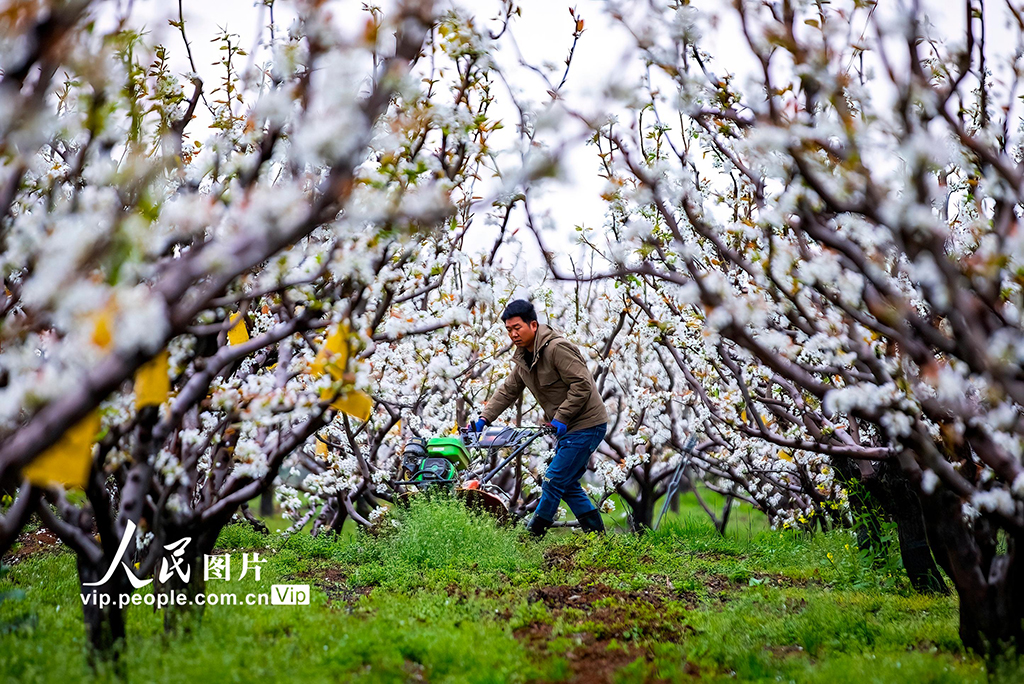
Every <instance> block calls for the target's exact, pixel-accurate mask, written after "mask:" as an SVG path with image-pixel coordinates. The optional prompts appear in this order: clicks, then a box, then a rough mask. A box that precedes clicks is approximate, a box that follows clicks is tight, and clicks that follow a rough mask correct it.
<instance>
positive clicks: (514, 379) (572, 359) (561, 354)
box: [481, 325, 608, 432]
mask: <svg viewBox="0 0 1024 684" xmlns="http://www.w3.org/2000/svg"><path fill="white" fill-rule="evenodd" d="M533 348H534V354H533V359H532V363H529V364H528V363H527V361H526V350H525V349H521V348H519V347H517V348H516V351H515V353H514V354H513V355H512V362H513V365H512V372H511V373H509V376H508V377H507V378H505V382H504V383H502V385H501V387H499V388H498V391H497V392H495V393H494V396H493V397H491V398H490V400H489V401H488V402H487V404H486V405H485V406H484V410H483V413H482V414H481V417H483V419H484V420H486V421H487V422H488V423H493V422H494V421H495V419H496V418H497V417H498V416H500V415H501V414H502V413H503V412H504V411H505V409H507V408H508V407H509V406H511V405H512V404H513V403H515V401H516V399H518V398H519V396H520V395H521V394H522V393H523V388H524V387H528V388H529V389H530V393H531V394H533V396H534V397H535V398H536V399H537V403H538V404H540V407H541V409H543V410H544V417H545V419H547V420H548V421H552V420H557V421H559V422H560V423H564V424H565V425H567V426H568V428H569V430H568V431H569V432H574V431H576V430H582V429H583V428H588V427H594V426H595V425H601V424H602V423H607V422H608V412H607V411H605V408H604V402H603V401H601V396H600V394H598V391H597V385H596V384H595V383H594V376H593V375H591V373H590V369H589V368H587V362H586V361H585V360H584V359H583V355H582V354H581V353H580V350H579V349H577V348H576V345H574V344H573V343H572V342H570V341H569V340H567V339H565V338H564V337H562V336H561V335H560V334H559V333H557V332H555V331H554V330H552V329H551V328H549V327H548V326H546V325H540V326H538V327H537V336H536V338H535V339H534V345H533Z"/></svg>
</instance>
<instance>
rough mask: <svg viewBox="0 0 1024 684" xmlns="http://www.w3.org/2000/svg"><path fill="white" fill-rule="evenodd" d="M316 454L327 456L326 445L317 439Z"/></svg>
mask: <svg viewBox="0 0 1024 684" xmlns="http://www.w3.org/2000/svg"><path fill="white" fill-rule="evenodd" d="M316 455H317V456H322V457H323V458H327V445H326V444H324V443H323V442H321V441H320V440H319V439H318V440H316Z"/></svg>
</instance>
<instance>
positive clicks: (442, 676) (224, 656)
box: [0, 499, 1024, 684]
mask: <svg viewBox="0 0 1024 684" xmlns="http://www.w3.org/2000/svg"><path fill="white" fill-rule="evenodd" d="M717 503H718V505H719V506H720V502H717ZM734 515H736V517H735V518H734V520H733V525H732V526H731V527H730V529H729V531H728V533H727V534H726V536H725V537H722V536H720V535H718V534H717V533H716V532H715V531H714V529H713V527H712V526H711V524H710V523H709V522H708V521H707V519H706V518H705V517H704V516H703V513H701V512H700V511H699V509H698V508H697V507H696V504H695V503H694V502H693V501H691V500H685V499H684V500H683V502H682V505H681V507H680V511H679V513H678V514H673V515H672V516H671V517H670V518H667V519H666V520H667V522H666V524H665V525H663V527H662V529H661V530H659V531H658V532H655V533H648V534H646V535H643V536H637V535H626V534H610V535H607V536H605V537H595V536H592V535H591V536H585V535H582V534H579V533H578V532H573V531H565V530H560V531H556V532H554V533H552V534H550V535H549V536H548V537H547V538H546V539H544V540H543V541H541V542H536V541H532V540H530V539H527V538H526V537H525V536H524V535H523V533H522V532H520V531H517V530H513V529H507V528H501V527H498V526H497V525H495V523H494V521H493V520H491V519H490V518H485V517H480V516H477V515H476V514H474V513H471V512H468V511H466V510H465V509H464V508H463V507H462V506H461V505H460V504H459V503H458V502H455V501H446V500H435V501H426V500H425V499H422V500H419V501H417V502H415V503H414V504H413V505H412V507H411V508H410V509H409V510H404V511H398V512H397V513H396V516H395V519H396V520H397V522H398V525H397V526H393V525H389V526H388V527H387V528H386V531H385V532H384V533H382V534H380V535H377V536H369V535H366V534H363V533H345V534H342V535H340V536H337V537H331V538H312V537H310V536H309V535H308V534H305V533H298V534H295V535H293V536H291V537H290V538H289V539H287V540H286V541H285V540H283V538H282V537H281V536H280V535H276V534H272V535H270V536H269V537H264V536H261V535H260V534H258V533H257V532H255V531H254V530H253V529H252V528H251V527H249V526H247V525H233V526H230V527H228V528H226V529H225V531H224V532H223V534H222V535H221V537H220V539H219V543H218V546H219V550H218V552H231V553H232V554H233V558H234V557H237V558H238V559H239V560H237V561H235V562H240V555H241V553H243V552H248V553H252V552H254V551H255V552H258V553H260V555H261V556H262V557H266V558H267V562H266V563H265V564H264V565H263V566H262V577H261V580H260V582H258V583H257V582H255V581H253V579H252V577H251V575H250V577H249V578H247V579H245V580H241V581H238V580H235V579H233V581H231V582H218V581H211V582H209V583H208V584H207V591H208V592H219V591H231V592H235V593H237V594H239V595H242V594H245V593H247V592H254V593H258V592H266V591H268V590H269V587H270V585H271V584H309V585H310V586H311V587H312V596H311V602H310V605H307V606H244V605H236V606H210V607H207V609H206V611H205V613H204V614H203V616H202V618H201V620H200V621H199V622H197V623H193V624H192V625H191V628H190V629H188V630H183V631H179V632H176V633H174V634H170V635H165V634H164V631H163V621H162V617H161V615H160V614H159V613H155V612H154V610H153V608H151V607H147V606H137V607H136V606H131V607H129V608H128V609H127V612H126V618H127V628H128V635H129V636H128V642H127V645H126V650H125V652H124V655H123V656H122V662H121V665H120V666H119V667H120V668H121V669H120V673H121V676H123V677H124V678H126V679H127V680H128V681H160V682H165V681H172V682H173V681H182V682H186V681H189V682H190V681H218V682H234V681H247V682H253V681H353V682H406V681H426V682H559V681H569V682H573V681H575V682H634V681H636V682H655V681H708V682H714V681H765V682H769V681H770V682H777V681H784V682H789V681H792V682H829V683H830V684H838V683H842V682H851V683H852V682H856V683H857V684H862V683H864V682H950V683H953V682H979V683H980V682H986V681H1006V682H1010V681H1020V677H1021V676H1022V675H1024V671H1022V670H1020V669H1018V667H1017V666H1009V665H1004V666H1002V668H1000V669H999V670H998V671H997V672H995V673H994V675H992V676H991V678H990V675H989V673H988V672H987V671H986V668H985V665H984V664H983V663H982V661H981V660H980V659H979V658H977V657H975V656H974V655H972V654H970V653H965V652H964V650H963V648H962V647H961V645H960V640H959V638H958V636H957V600H956V598H955V596H949V597H936V596H922V595H919V594H916V593H914V592H913V591H912V590H911V589H910V588H909V587H908V585H907V583H906V581H905V579H904V575H903V573H902V570H901V568H900V566H899V561H898V557H897V556H895V555H893V556H892V557H891V558H890V559H889V560H888V561H887V562H885V563H883V564H881V565H880V566H879V565H878V564H872V563H871V562H869V560H868V559H867V558H866V557H865V556H863V555H861V554H859V553H858V551H857V548H856V544H855V543H854V538H853V535H852V534H851V533H850V532H848V531H835V532H830V533H827V534H816V535H805V534H801V533H795V532H788V531H787V532H778V531H772V530H770V529H767V527H766V526H765V524H764V521H763V519H762V518H760V517H759V516H758V515H757V514H756V513H753V512H751V511H745V510H740V511H738V515H737V514H736V513H734ZM275 522H277V524H276V525H275V524H274V523H275ZM609 522H611V521H610V520H609ZM271 523H272V524H271V527H272V528H273V527H279V526H280V523H279V521H271ZM4 562H5V565H8V566H9V567H6V568H5V569H4V570H3V575H2V577H0V676H2V677H3V679H4V681H12V682H14V681H17V682H55V681H59V682H61V683H62V684H68V683H70V682H79V681H83V682H84V681H113V680H116V679H117V678H118V677H117V675H116V674H115V672H114V671H113V670H112V669H110V668H109V666H107V665H104V664H101V665H100V666H99V669H98V670H93V669H91V667H90V665H89V659H88V654H87V651H86V648H85V638H84V630H83V626H82V617H81V610H82V609H81V602H80V599H79V596H78V594H79V588H78V582H77V578H76V574H75V558H74V556H73V555H72V554H71V553H70V552H69V551H67V550H66V549H65V548H63V547H60V546H58V545H55V544H54V543H53V540H52V538H51V536H50V535H48V533H47V532H46V531H45V530H40V529H38V528H35V529H31V531H28V532H26V533H25V534H23V535H22V538H21V542H20V543H19V545H18V546H16V547H15V548H14V549H13V550H12V552H11V554H9V556H8V557H7V558H5V559H4ZM234 574H237V573H234ZM234 574H233V578H234ZM141 591H142V592H143V593H148V592H150V591H151V589H150V588H148V587H147V588H145V589H143V590H141Z"/></svg>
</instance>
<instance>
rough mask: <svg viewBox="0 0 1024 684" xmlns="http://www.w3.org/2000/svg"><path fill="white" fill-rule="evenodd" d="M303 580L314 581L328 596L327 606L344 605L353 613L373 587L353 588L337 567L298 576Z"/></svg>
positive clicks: (309, 571)
mask: <svg viewBox="0 0 1024 684" xmlns="http://www.w3.org/2000/svg"><path fill="white" fill-rule="evenodd" d="M298 577H299V578H301V579H308V580H312V582H313V585H314V586H315V587H317V588H318V589H320V590H321V591H323V592H324V593H325V594H326V595H327V604H328V605H333V604H335V603H338V604H344V605H345V607H346V608H347V609H348V610H349V611H350V612H351V610H352V607H353V606H354V605H355V604H356V602H357V601H359V599H361V598H362V597H364V596H367V595H368V594H369V593H370V592H371V591H373V587H352V586H350V585H349V583H348V577H346V575H345V573H344V572H342V571H341V569H340V568H338V567H336V566H333V565H332V566H328V567H327V569H326V570H324V571H323V572H319V571H314V570H307V571H305V572H301V573H299V574H298Z"/></svg>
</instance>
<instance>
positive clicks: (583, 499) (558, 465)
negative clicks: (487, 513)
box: [536, 423, 608, 520]
mask: <svg viewBox="0 0 1024 684" xmlns="http://www.w3.org/2000/svg"><path fill="white" fill-rule="evenodd" d="M607 429H608V424H607V423H604V424H602V425H595V426H594V427H589V428H583V429H582V430H576V431H575V432H570V433H569V434H566V435H562V436H561V437H559V439H558V446H557V447H555V457H554V458H553V459H551V463H550V464H549V465H548V469H547V471H546V472H545V473H544V485H543V487H542V488H541V495H540V503H539V504H537V512H536V516H537V517H538V518H543V519H544V520H554V519H555V515H556V514H557V513H558V504H559V503H561V501H562V500H563V499H564V500H565V503H567V504H569V508H570V509H572V512H573V514H574V515H575V516H576V517H577V518H579V517H580V516H581V515H583V514H584V513H589V512H590V511H592V510H594V503H593V502H592V501H591V500H590V497H589V496H587V493H586V492H584V491H583V487H581V486H580V478H581V477H583V473H585V472H587V464H589V463H590V455H591V454H592V453H594V451H596V450H597V447H599V446H601V442H602V441H603V440H604V433H605V431H606V430H607Z"/></svg>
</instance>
